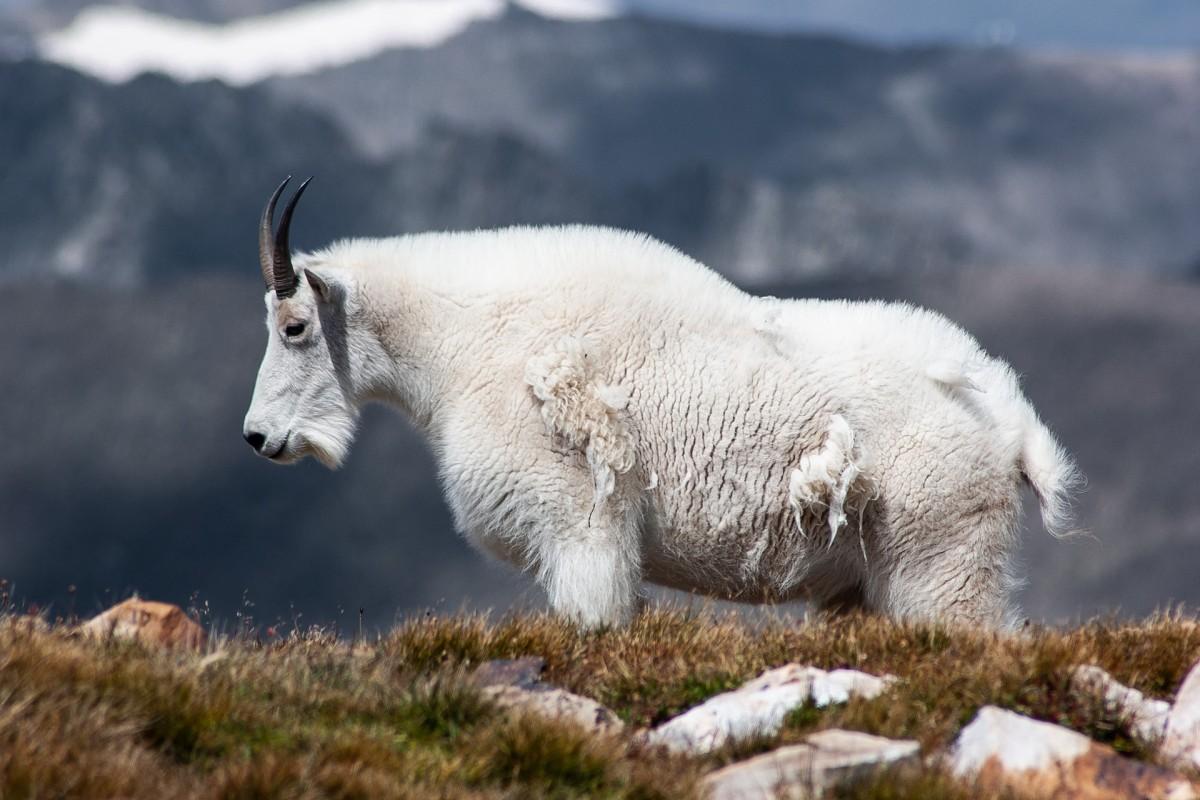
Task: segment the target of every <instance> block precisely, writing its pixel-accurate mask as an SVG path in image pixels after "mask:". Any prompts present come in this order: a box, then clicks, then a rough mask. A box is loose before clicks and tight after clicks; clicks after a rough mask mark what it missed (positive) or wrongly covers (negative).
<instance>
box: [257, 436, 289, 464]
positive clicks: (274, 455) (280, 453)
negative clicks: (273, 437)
mask: <svg viewBox="0 0 1200 800" xmlns="http://www.w3.org/2000/svg"><path fill="white" fill-rule="evenodd" d="M287 446H288V440H287V439H284V440H283V442H282V443H280V445H279V448H278V449H277V450H276V451H275V452H274V453H271V454H270V455H267V454H266V453H263V455H265V456H267V458H268V459H270V460H271V461H278V460H279V459H280V457H281V456H283V455H285V454H286V453H287Z"/></svg>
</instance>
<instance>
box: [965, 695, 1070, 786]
mask: <svg viewBox="0 0 1200 800" xmlns="http://www.w3.org/2000/svg"><path fill="white" fill-rule="evenodd" d="M1091 746H1092V740H1091V739H1089V738H1088V737H1086V736H1084V735H1083V734H1082V733H1077V732H1076V731H1072V730H1068V729H1066V728H1063V727H1060V726H1058V725H1051V724H1050V723H1049V722H1038V721H1037V720H1034V719H1030V718H1029V717H1024V716H1021V715H1020V714H1015V713H1013V712H1012V711H1005V710H1004V709H1002V708H996V707H995V706H984V707H983V708H981V709H979V713H978V714H976V715H975V719H973V720H972V721H971V724H970V725H968V726H967V727H965V728H963V729H962V732H961V733H960V734H959V735H958V741H956V742H955V743H954V749H953V750H952V751H951V752H950V769H951V771H952V772H953V773H954V774H955V775H958V776H959V777H968V776H971V775H975V774H977V773H978V772H979V771H980V770H982V769H983V768H984V766H985V765H986V764H987V763H988V762H989V761H991V760H992V759H995V761H996V762H997V764H999V766H1000V767H1002V768H1003V769H1004V770H1005V771H1006V772H1019V771H1022V770H1042V769H1046V768H1048V767H1050V766H1052V765H1053V764H1055V763H1056V762H1065V763H1070V762H1072V761H1074V760H1075V759H1077V758H1079V757H1080V756H1082V755H1083V754H1084V753H1086V752H1087V751H1088V749H1089V748H1090V747H1091Z"/></svg>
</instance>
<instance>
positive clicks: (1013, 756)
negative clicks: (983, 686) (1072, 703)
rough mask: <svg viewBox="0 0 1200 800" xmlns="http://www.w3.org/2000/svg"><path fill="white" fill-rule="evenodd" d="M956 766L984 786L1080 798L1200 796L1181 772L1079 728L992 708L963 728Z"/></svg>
mask: <svg viewBox="0 0 1200 800" xmlns="http://www.w3.org/2000/svg"><path fill="white" fill-rule="evenodd" d="M949 760H950V764H949V766H950V769H951V771H953V772H954V773H955V774H956V775H958V776H959V777H962V778H968V779H974V780H976V781H977V782H978V785H979V787H980V788H984V789H989V790H997V789H1007V790H1010V791H1014V792H1016V793H1017V794H1018V795H1021V796H1026V795H1028V796H1033V797H1050V798H1063V799H1064V800H1065V799H1066V798H1073V799H1076V800H1124V798H1129V797H1140V798H1151V799H1153V800H1196V798H1200V793H1198V792H1197V789H1196V786H1195V785H1194V784H1192V782H1191V781H1189V780H1188V779H1186V778H1185V777H1184V776H1182V775H1180V774H1179V773H1177V772H1172V771H1171V770H1169V769H1165V768H1163V767H1160V766H1157V765H1154V764H1146V763H1143V762H1140V761H1134V760H1133V759H1130V758H1124V757H1122V756H1120V755H1118V754H1117V753H1116V752H1115V751H1114V750H1113V749H1112V748H1111V747H1106V746H1105V745H1102V744H1097V743H1096V742H1093V741H1092V740H1090V739H1088V737H1086V736H1084V735H1083V734H1081V733H1078V732H1076V731H1072V730H1068V729H1067V728H1063V727H1060V726H1058V725H1052V724H1050V723H1048V722H1040V721H1037V720H1033V719H1029V718H1028V717H1024V716H1021V715H1020V714H1015V713H1013V712H1011V711H1005V710H1003V709H999V708H995V707H993V706H985V707H984V708H982V709H980V711H979V714H978V715H977V716H976V717H975V719H974V720H973V721H972V722H971V724H970V725H968V726H967V727H965V728H963V730H962V733H961V734H960V735H959V737H958V741H957V742H956V743H955V745H954V748H953V749H952V750H951V753H950V759H949Z"/></svg>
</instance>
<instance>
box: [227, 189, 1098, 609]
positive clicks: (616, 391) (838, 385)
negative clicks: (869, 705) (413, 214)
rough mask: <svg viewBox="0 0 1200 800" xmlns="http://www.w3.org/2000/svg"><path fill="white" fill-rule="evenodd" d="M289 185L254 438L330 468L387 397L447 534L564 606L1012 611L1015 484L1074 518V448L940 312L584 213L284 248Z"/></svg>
mask: <svg viewBox="0 0 1200 800" xmlns="http://www.w3.org/2000/svg"><path fill="white" fill-rule="evenodd" d="M286 183H287V181H285V182H284V184H286ZM306 184H307V181H306V182H305V185H306ZM282 190H283V185H281V186H280V187H279V189H277V190H276V191H275V194H274V195H273V196H272V197H271V200H270V202H269V203H268V205H267V208H266V210H265V212H264V214H263V218H262V223H261V230H260V257H261V262H262V268H263V276H264V278H265V279H266V282H267V294H266V306H267V331H268V337H267V350H266V355H265V357H264V358H263V362H262V367H261V368H260V370H259V373H258V383H257V385H256V386H255V389H254V397H253V400H252V401H251V404H250V410H249V412H248V413H247V415H246V420H245V428H244V431H243V433H244V435H245V438H246V440H247V441H248V442H249V443H250V444H251V446H252V447H253V448H254V449H255V450H256V451H257V452H258V453H259V454H260V455H262V456H264V457H266V458H269V459H271V460H272V461H275V462H279V463H290V462H294V461H297V460H299V459H301V458H303V457H304V456H307V455H312V456H315V457H316V458H318V459H319V460H320V461H322V462H323V463H324V464H326V465H328V466H330V467H335V466H337V465H338V464H340V463H341V462H342V460H343V459H344V458H345V457H346V454H347V452H348V450H349V448H350V445H351V441H352V439H353V437H354V430H355V422H356V419H357V417H358V413H359V409H360V407H362V406H363V405H364V404H365V403H367V402H370V401H380V402H384V403H387V404H390V405H393V406H395V407H397V408H399V409H401V410H402V411H404V412H405V413H406V414H408V415H409V417H410V418H411V419H412V420H413V421H414V423H415V424H416V425H417V426H418V427H419V428H420V429H421V430H422V431H423V432H424V433H425V434H426V435H427V436H428V437H429V440H430V442H431V444H432V448H433V452H434V454H435V455H436V458H437V462H438V466H439V470H440V473H441V479H442V483H443V485H444V488H445V493H446V497H447V499H448V501H449V504H450V507H451V509H452V510H453V514H454V519H455V522H456V524H457V526H458V528H459V529H460V530H461V531H462V533H463V534H464V535H465V536H466V537H467V538H468V539H469V540H470V541H471V542H472V543H473V544H474V545H476V546H477V547H479V548H481V549H483V550H485V551H487V552H490V553H492V554H494V555H496V556H499V557H500V558H502V559H504V560H506V561H510V562H512V563H514V564H516V565H519V566H520V567H522V568H524V569H528V570H530V571H532V572H533V573H534V574H535V575H536V576H537V579H538V581H539V582H540V583H541V585H542V586H543V587H544V588H545V590H546V592H547V594H548V596H549V601H550V604H551V606H552V607H553V608H554V609H555V611H557V612H559V613H561V614H564V615H567V616H568V617H570V618H572V619H574V620H576V621H577V622H579V623H581V624H583V625H587V626H595V625H603V624H620V623H624V622H626V621H628V620H629V619H630V618H631V616H632V615H633V614H634V612H635V610H636V609H637V608H638V603H639V590H640V587H641V584H642V582H643V581H650V582H653V583H656V584H660V585H663V586H670V587H675V588H678V589H684V590H688V591H694V592H700V593H703V594H706V595H710V596H714V597H720V598H727V599H731V600H739V601H749V602H767V601H775V600H787V599H793V598H805V599H808V600H809V601H811V602H813V603H815V604H817V606H819V607H824V608H849V607H864V608H867V609H873V610H877V611H879V612H882V613H885V614H889V615H892V616H895V617H905V618H923V619H939V620H948V621H956V622H962V623H969V624H983V625H989V626H1011V625H1013V624H1015V622H1016V619H1017V616H1016V615H1017V612H1016V609H1015V607H1014V606H1013V605H1012V602H1011V599H1010V594H1011V592H1012V590H1013V587H1014V585H1015V583H1016V580H1015V578H1014V576H1013V572H1012V567H1011V562H1012V556H1013V551H1014V549H1015V547H1016V546H1017V534H1018V517H1019V511H1020V497H1019V488H1020V484H1021V482H1022V480H1024V481H1025V482H1027V483H1028V484H1029V485H1030V486H1032V488H1033V490H1034V491H1035V493H1036V494H1037V496H1038V498H1039V500H1040V503H1041V511H1042V517H1043V519H1044V521H1045V525H1046V527H1047V528H1048V529H1049V530H1050V531H1051V532H1052V533H1056V534H1058V533H1064V532H1066V528H1067V526H1068V525H1069V524H1070V520H1069V514H1068V501H1069V493H1070V490H1071V489H1072V487H1073V485H1074V484H1075V482H1076V472H1075V469H1074V467H1073V466H1072V464H1071V461H1070V460H1069V458H1068V457H1067V455H1066V454H1065V453H1064V452H1063V450H1062V449H1061V448H1060V447H1059V445H1058V444H1057V443H1056V441H1055V439H1054V437H1053V436H1052V435H1051V433H1050V432H1049V431H1048V430H1047V429H1046V428H1045V426H1044V425H1043V424H1042V423H1041V422H1040V421H1039V419H1038V416H1037V414H1036V413H1035V412H1034V410H1033V408H1032V407H1031V406H1030V404H1029V402H1028V401H1027V400H1026V399H1025V397H1024V396H1023V395H1022V393H1021V390H1020V387H1019V386H1018V383H1017V379H1016V377H1015V376H1014V375H1013V372H1012V370H1011V369H1010V368H1009V367H1008V366H1007V365H1006V364H1005V363H1003V362H1002V361H999V360H997V359H994V358H991V357H989V356H988V355H987V354H986V353H984V352H983V351H982V350H981V349H980V347H979V345H978V344H977V343H976V342H975V340H974V339H972V338H971V336H969V335H968V334H966V333H965V332H963V331H962V330H960V329H959V328H958V327H956V326H955V325H954V324H952V323H951V322H949V321H948V320H946V319H945V318H943V317H941V316H939V315H937V314H935V313H932V312H929V311H924V310H921V309H918V308H914V307H912V306H908V305H898V304H890V303H881V302H862V303H851V302H823V301H815V300H779V299H776V298H773V297H754V296H751V295H748V294H745V293H744V292H742V291H740V290H739V289H737V288H736V287H734V286H733V285H731V284H730V283H728V282H726V281H725V280H724V279H723V278H721V277H720V276H718V275H717V274H716V273H714V272H712V271H710V270H709V269H707V268H706V267H704V266H703V265H701V264H699V263H697V262H696V261H693V260H692V259H690V258H688V257H687V256H684V255H683V254H681V253H679V252H678V251H676V250H673V249H672V248H670V247H668V246H666V245H664V244H662V243H660V242H658V241H655V240H654V239H651V238H649V237H647V236H642V235H637V234H633V233H625V232H621V231H616V230H610V229H605V228H592V227H560V228H510V229H505V230H496V231H476V232H471V233H435V234H422V235H414V236H403V237H399V238H391V239H373V240H351V241H342V242H338V243H336V244H333V245H332V246H330V247H329V248H327V249H325V250H321V251H319V252H315V253H311V254H304V255H298V256H297V257H296V262H295V267H293V263H292V257H291V254H290V251H289V247H288V228H289V225H290V223H291V218H292V212H293V210H294V208H295V203H296V200H297V199H298V198H299V196H300V193H301V192H302V191H303V190H304V185H301V187H300V190H299V191H297V193H296V195H295V196H294V197H293V198H292V200H291V202H290V203H289V204H288V206H287V208H286V209H285V211H284V213H283V216H282V217H281V219H280V225H279V229H278V233H277V234H275V235H274V237H273V236H272V232H271V224H272V219H273V216H274V210H275V203H276V201H277V199H278V198H279V195H280V193H281V192H282Z"/></svg>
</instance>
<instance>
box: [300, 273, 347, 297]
mask: <svg viewBox="0 0 1200 800" xmlns="http://www.w3.org/2000/svg"><path fill="white" fill-rule="evenodd" d="M304 278H305V280H307V281H308V285H309V286H311V287H312V290H313V293H314V294H315V295H316V296H317V300H318V301H320V302H322V303H332V302H333V301H334V300H336V299H337V298H338V297H341V296H342V293H343V292H342V285H341V283H340V282H339V281H338V280H337V279H336V278H335V277H333V276H332V275H322V274H321V273H319V272H313V271H312V270H311V269H306V270H304Z"/></svg>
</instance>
